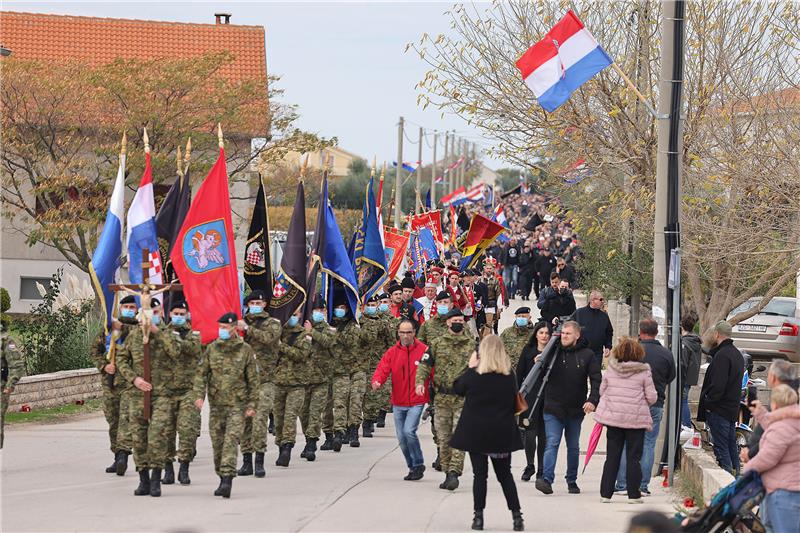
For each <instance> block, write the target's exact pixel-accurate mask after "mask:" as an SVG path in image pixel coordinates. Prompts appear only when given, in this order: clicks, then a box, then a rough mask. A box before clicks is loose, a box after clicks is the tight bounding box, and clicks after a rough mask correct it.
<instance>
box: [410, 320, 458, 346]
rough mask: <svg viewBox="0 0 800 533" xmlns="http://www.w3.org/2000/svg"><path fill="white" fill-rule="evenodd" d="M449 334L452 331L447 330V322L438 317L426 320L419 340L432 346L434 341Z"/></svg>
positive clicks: (421, 328)
mask: <svg viewBox="0 0 800 533" xmlns="http://www.w3.org/2000/svg"><path fill="white" fill-rule="evenodd" d="M449 332H450V330H449V329H447V321H446V320H445V319H444V317H441V316H436V317H435V318H432V319H430V320H426V321H425V323H423V324H422V326H420V328H419V333H418V334H417V338H418V339H419V341H420V342H424V343H425V344H427V345H428V346H430V345H431V343H432V342H433V341H434V340H436V339H438V338H440V337H441V336H442V335H444V334H446V333H449Z"/></svg>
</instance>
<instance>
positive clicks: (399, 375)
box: [372, 319, 430, 481]
mask: <svg viewBox="0 0 800 533" xmlns="http://www.w3.org/2000/svg"><path fill="white" fill-rule="evenodd" d="M397 333H398V337H399V338H400V340H399V341H398V342H397V344H395V345H394V346H392V347H391V348H389V349H388V350H386V353H384V354H383V357H382V358H381V361H380V363H378V367H377V368H376V369H375V374H374V375H373V376H372V389H373V390H378V389H379V388H381V386H383V384H384V383H386V380H387V379H388V378H389V376H390V375H391V377H392V414H394V426H395V431H396V432H397V440H398V441H400V449H401V450H402V451H403V456H404V457H405V458H406V464H407V465H408V475H407V476H406V477H404V478H403V479H405V480H406V481H417V480H418V479H422V475H423V472H425V460H424V459H423V457H422V448H421V447H420V445H419V438H418V437H417V428H418V427H419V421H420V418H421V417H422V409H423V408H424V407H425V404H426V403H427V402H428V391H429V385H430V379H429V380H428V381H426V382H425V390H424V393H423V394H422V395H419V394H417V393H416V391H415V381H416V377H417V367H418V366H419V362H420V360H421V359H422V356H423V355H424V354H425V351H426V350H427V349H428V346H427V345H426V344H423V343H421V342H420V341H418V340H417V339H416V336H415V329H414V323H413V322H412V321H410V320H408V319H403V321H402V322H400V325H399V326H398V328H397Z"/></svg>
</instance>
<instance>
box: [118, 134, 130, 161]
mask: <svg viewBox="0 0 800 533" xmlns="http://www.w3.org/2000/svg"><path fill="white" fill-rule="evenodd" d="M126 153H128V132H127V131H123V132H122V145H121V146H120V148H119V155H125V154H126Z"/></svg>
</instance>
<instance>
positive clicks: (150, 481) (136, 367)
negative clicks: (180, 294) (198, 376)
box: [117, 300, 180, 497]
mask: <svg viewBox="0 0 800 533" xmlns="http://www.w3.org/2000/svg"><path fill="white" fill-rule="evenodd" d="M153 301H154V302H155V301H157V300H153ZM158 309H159V310H160V307H159V308H158ZM158 316H159V315H157V314H156V313H155V310H154V314H153V318H154V319H155V318H156V317H158ZM157 323H160V318H159V319H158V320H153V321H152V322H151V323H150V325H149V328H150V329H149V331H148V335H149V345H150V366H151V369H150V376H151V378H150V382H147V381H145V379H144V377H143V376H144V332H143V331H142V329H143V328H142V327H141V326H140V327H131V328H130V330H129V333H128V336H127V337H126V338H125V342H124V343H123V344H122V346H120V348H119V350H118V353H117V367H118V368H117V370H118V371H119V376H120V377H121V378H122V379H123V380H124V381H125V382H126V383H128V384H129V385H130V386H132V387H133V388H131V389H130V391H129V393H128V396H127V400H126V407H127V410H128V424H129V426H130V431H131V433H132V436H133V460H134V464H135V465H136V470H137V471H138V472H139V486H138V487H137V488H136V490H135V491H134V492H133V494H134V495H135V496H145V495H147V494H149V495H150V496H155V497H158V496H161V471H162V469H163V468H164V463H165V459H166V456H167V442H166V435H167V433H168V430H167V428H168V427H169V425H170V423H169V420H168V419H167V417H166V416H165V410H164V409H163V408H157V407H155V406H157V405H159V404H160V402H163V401H166V398H167V397H168V392H167V390H168V387H169V384H170V382H171V381H172V380H173V378H174V366H175V360H176V358H177V357H178V353H179V350H180V347H179V345H178V343H177V342H176V340H175V335H176V333H172V332H169V331H167V330H166V329H164V330H162V329H161V328H159V327H158V325H157ZM146 391H150V393H151V400H152V406H153V407H154V409H153V413H152V415H151V416H150V419H149V420H148V419H147V418H145V414H144V393H145V392H146ZM151 470H152V472H151Z"/></svg>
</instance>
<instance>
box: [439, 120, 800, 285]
mask: <svg viewBox="0 0 800 533" xmlns="http://www.w3.org/2000/svg"><path fill="white" fill-rule="evenodd" d="M438 142H439V132H437V131H436V130H433V160H432V162H431V209H436V144H437V143H438ZM798 280H800V277H798Z"/></svg>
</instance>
